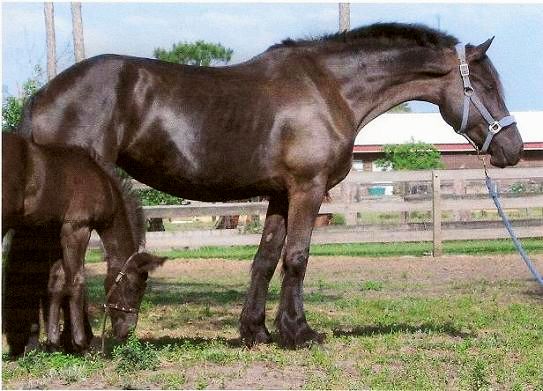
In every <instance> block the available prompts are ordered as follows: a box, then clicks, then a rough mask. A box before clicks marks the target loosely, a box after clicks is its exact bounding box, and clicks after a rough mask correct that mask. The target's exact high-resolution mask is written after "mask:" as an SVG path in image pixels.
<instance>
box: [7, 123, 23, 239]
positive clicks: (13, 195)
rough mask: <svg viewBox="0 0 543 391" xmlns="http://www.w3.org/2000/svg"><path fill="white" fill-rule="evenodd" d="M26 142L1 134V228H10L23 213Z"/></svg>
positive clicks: (17, 137)
mask: <svg viewBox="0 0 543 391" xmlns="http://www.w3.org/2000/svg"><path fill="white" fill-rule="evenodd" d="M27 152H28V148H27V142H26V140H24V139H23V138H21V137H19V136H16V135H14V134H9V133H2V226H3V228H4V229H5V228H8V229H9V228H10V226H11V225H12V224H13V223H14V221H13V220H14V219H16V218H17V216H21V215H22V214H23V212H24V193H25V184H26V178H25V171H26V158H27Z"/></svg>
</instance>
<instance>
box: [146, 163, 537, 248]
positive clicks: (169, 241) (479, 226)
mask: <svg viewBox="0 0 543 391" xmlns="http://www.w3.org/2000/svg"><path fill="white" fill-rule="evenodd" d="M489 174H490V176H491V177H492V178H493V179H495V180H496V181H498V182H500V181H501V182H502V183H504V181H505V182H506V183H507V182H509V183H515V181H518V182H528V183H530V182H531V183H534V182H535V183H541V184H543V169H542V168H507V169H491V170H489ZM457 181H473V182H475V183H479V182H480V185H482V186H483V187H484V175H483V172H482V170H434V171H398V172H351V173H350V174H349V176H348V177H347V178H346V179H345V180H344V182H343V185H340V189H341V186H343V188H345V186H346V185H351V186H353V185H354V186H361V187H366V188H367V187H368V186H375V185H379V184H388V185H390V184H398V183H427V184H429V185H430V186H429V188H430V191H429V192H427V193H426V194H416V195H404V196H398V195H393V196H362V197H358V198H357V200H356V201H353V200H352V199H347V200H346V199H345V197H342V196H341V194H340V193H341V191H339V192H338V191H336V192H335V193H334V194H335V195H336V197H334V196H333V197H332V200H333V202H331V203H323V204H322V207H321V209H320V213H332V214H340V215H343V216H344V217H345V222H346V224H345V225H344V226H328V227H323V228H316V229H315V230H314V233H313V240H312V242H313V243H354V242H383V243H390V242H405V241H433V250H434V254H435V255H440V254H441V253H442V242H443V241H444V240H464V239H494V238H505V237H507V233H506V231H505V228H504V227H503V226H501V224H500V223H499V222H495V221H494V222H492V221H473V220H471V221H470V220H467V221H455V222H452V223H451V222H443V221H442V216H443V213H444V212H458V211H469V210H494V209H495V208H494V205H493V203H492V201H491V200H490V199H489V198H488V195H487V194H484V193H481V192H479V194H458V193H454V192H451V191H449V192H448V193H445V194H444V193H443V192H442V189H443V188H446V187H447V186H446V185H447V184H448V185H449V186H448V187H449V189H450V188H451V186H450V183H451V182H457ZM542 186H543V185H542ZM452 188H453V189H454V188H458V186H452ZM480 189H482V187H481V186H480ZM485 189H486V188H485ZM502 190H503V189H502ZM338 194H339V196H337V195H338ZM342 199H343V201H342ZM501 199H502V204H503V206H504V208H506V209H526V208H542V210H543V191H537V192H533V193H528V192H524V193H523V192H520V193H519V192H517V193H511V192H508V193H504V194H502V195H501ZM336 200H337V201H336ZM266 208H267V202H236V203H203V202H196V201H192V202H191V204H190V205H183V206H177V205H176V206H171V205H170V206H152V207H145V208H144V210H145V216H146V217H147V218H164V219H190V218H197V217H202V216H232V215H241V216H243V215H264V214H265V213H266ZM425 211H426V212H431V216H432V218H431V222H430V223H418V224H417V223H407V222H404V223H400V224H395V225H382V224H381V225H373V224H364V223H363V222H362V224H360V223H359V214H360V213H363V212H381V213H393V212H400V213H411V212H425ZM542 213H543V212H542ZM514 225H516V226H515V230H516V232H517V234H518V235H519V237H543V218H541V217H537V218H536V219H524V220H522V221H516V222H515V224H514ZM259 240H260V235H258V234H246V233H243V232H242V230H198V231H179V232H148V233H147V246H148V247H150V248H183V247H201V246H211V245H242V244H258V243H259Z"/></svg>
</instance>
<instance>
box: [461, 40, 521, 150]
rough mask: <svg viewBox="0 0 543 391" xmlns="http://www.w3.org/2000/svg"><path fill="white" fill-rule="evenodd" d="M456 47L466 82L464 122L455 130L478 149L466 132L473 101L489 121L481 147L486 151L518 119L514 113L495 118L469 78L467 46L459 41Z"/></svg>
mask: <svg viewBox="0 0 543 391" xmlns="http://www.w3.org/2000/svg"><path fill="white" fill-rule="evenodd" d="M455 49H456V54H457V55H458V60H459V61H460V65H459V68H460V76H461V77H462V82H463V84H464V108H463V111H462V124H461V125H460V129H458V130H457V129H455V130H454V131H455V132H456V133H458V134H460V135H461V136H464V137H465V138H466V139H467V140H468V141H469V143H470V144H471V145H473V146H474V147H475V149H478V148H477V146H476V145H475V143H474V142H473V140H472V139H471V138H470V137H469V136H468V135H467V134H466V126H467V124H468V118H469V107H470V103H473V105H474V106H475V108H476V109H477V110H479V113H481V115H482V116H483V118H484V119H485V121H486V122H487V123H488V133H487V134H486V139H485V142H484V143H483V146H482V148H481V152H482V153H486V152H487V151H488V147H489V146H490V143H491V142H492V139H493V138H494V136H495V135H496V134H498V132H499V131H500V130H502V129H503V128H505V127H507V126H509V125H512V124H514V123H516V120H515V117H514V116H512V115H507V116H505V117H503V118H502V119H500V120H499V121H496V120H495V119H494V117H493V116H492V114H490V112H489V111H488V110H487V108H486V107H485V105H484V104H483V102H482V101H481V99H479V96H478V95H477V93H476V92H475V90H474V88H473V86H472V85H471V82H470V80H469V66H468V63H467V61H466V46H465V45H464V44H462V43H459V44H457V45H456V46H455Z"/></svg>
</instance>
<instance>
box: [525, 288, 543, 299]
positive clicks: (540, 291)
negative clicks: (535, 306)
mask: <svg viewBox="0 0 543 391" xmlns="http://www.w3.org/2000/svg"><path fill="white" fill-rule="evenodd" d="M522 293H523V294H524V295H526V296H529V297H532V298H534V299H537V300H539V301H543V287H542V286H541V285H537V286H536V287H535V288H534V289H528V290H526V291H524V292H522Z"/></svg>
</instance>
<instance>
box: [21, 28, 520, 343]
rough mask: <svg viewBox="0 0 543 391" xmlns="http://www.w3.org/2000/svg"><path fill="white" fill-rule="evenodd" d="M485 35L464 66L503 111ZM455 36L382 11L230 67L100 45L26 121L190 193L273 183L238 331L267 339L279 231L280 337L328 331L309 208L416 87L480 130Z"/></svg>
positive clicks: (231, 191) (239, 191) (502, 140)
mask: <svg viewBox="0 0 543 391" xmlns="http://www.w3.org/2000/svg"><path fill="white" fill-rule="evenodd" d="M490 42H491V41H490V40H489V41H487V42H485V43H483V44H481V45H479V46H471V45H468V46H467V47H466V56H465V61H466V64H467V65H464V73H465V69H467V66H468V65H469V68H470V71H471V78H472V79H471V80H472V82H473V85H470V86H469V87H470V88H472V89H473V90H476V91H477V92H478V94H479V95H478V96H479V97H480V101H481V102H482V103H483V104H484V106H485V107H486V108H487V109H488V111H489V112H490V114H491V115H492V116H495V117H499V118H501V117H504V116H507V115H508V111H507V108H506V106H505V103H504V100H503V95H502V92H501V91H502V89H501V85H500V82H499V79H498V74H497V72H496V70H495V69H494V67H493V66H492V64H491V62H490V60H489V59H488V57H487V56H486V51H487V49H488V48H489V46H490ZM457 43H458V41H457V39H456V38H454V37H451V36H449V35H446V34H444V33H442V32H438V31H435V30H432V29H429V28H427V27H424V26H418V25H403V24H376V25H371V26H368V27H363V28H359V29H355V30H352V31H349V32H346V33H341V34H335V35H330V36H325V37H322V38H320V39H314V40H300V41H292V40H287V41H284V42H283V43H282V44H278V45H275V46H272V47H271V48H269V49H268V50H267V51H266V52H264V53H262V54H260V55H259V56H257V57H255V58H253V59H251V60H249V61H247V62H245V63H242V64H239V65H234V66H228V67H223V68H206V67H192V66H184V65H175V64H170V63H165V62H161V61H156V60H151V59H145V58H134V57H126V56H116V55H102V56H98V57H94V58H91V59H88V60H86V61H83V62H81V63H79V64H76V65H74V66H72V67H71V68H69V69H67V70H66V71H64V72H63V73H61V74H60V75H58V76H57V77H56V78H55V79H54V80H52V81H51V82H50V83H49V84H47V85H46V86H45V87H44V88H43V89H41V90H40V91H39V92H38V93H37V94H36V95H35V96H34V97H33V98H32V99H31V100H30V102H29V104H28V105H27V106H26V108H25V112H24V120H23V126H22V129H29V130H30V133H29V135H31V137H32V139H33V140H34V141H35V142H36V143H38V144H53V143H57V144H58V143H61V144H77V145H83V146H85V147H86V148H88V149H89V150H92V151H94V152H95V153H97V154H99V155H101V156H102V157H103V158H104V159H106V160H108V161H111V162H116V163H117V164H119V165H120V166H121V167H123V168H124V169H125V170H126V171H127V172H128V173H129V174H131V175H132V176H133V177H135V178H137V179H138V180H140V181H142V182H144V183H147V184H148V185H150V186H152V187H155V188H157V189H160V190H163V191H166V192H168V193H171V194H175V195H178V196H181V197H184V198H188V199H195V200H202V201H223V200H228V199H243V198H248V197H252V196H257V195H267V196H269V199H270V203H269V207H268V212H267V217H266V221H265V226H264V232H263V235H262V240H261V242H260V247H259V249H258V251H257V253H256V256H255V259H254V263H253V266H252V272H251V284H250V287H249V291H248V295H247V299H246V301H245V305H244V309H243V311H242V314H241V326H240V331H241V336H242V338H243V339H244V341H245V342H246V343H247V344H248V345H251V344H254V343H258V342H266V341H268V340H269V333H268V330H267V329H266V327H265V324H264V317H265V303H266V296H267V290H268V283H269V280H270V278H271V276H272V275H273V273H274V270H275V268H276V266H277V263H278V260H279V258H280V255H281V252H282V249H283V247H284V245H285V249H284V256H283V281H282V288H281V299H280V305H279V310H278V313H277V317H276V325H277V328H278V330H279V335H280V343H281V344H282V345H285V346H299V345H302V344H304V343H305V342H307V341H311V340H318V341H320V340H321V339H322V336H321V335H320V334H318V333H316V332H315V331H313V330H312V329H311V328H310V327H309V325H308V324H307V322H306V318H305V314H304V308H303V299H302V285H303V279H304V276H305V271H306V265H307V260H308V253H309V245H310V239H311V233H312V228H313V223H314V221H315V217H316V215H317V212H318V210H319V207H320V204H321V201H322V199H323V196H324V194H325V193H326V191H327V190H328V189H330V188H331V187H333V186H335V185H336V184H337V183H339V182H340V181H341V180H342V179H343V178H344V177H345V176H346V175H347V173H348V172H349V170H350V168H351V162H352V150H353V143H354V140H355V137H356V135H357V133H358V131H359V130H360V129H361V128H362V127H363V126H364V125H366V124H367V123H368V122H370V121H371V120H372V119H374V118H375V117H377V116H378V115H380V114H381V113H383V112H385V111H387V110H388V109H390V108H392V107H393V106H395V105H398V104H399V103H401V102H405V101H408V100H414V99H416V100H424V101H429V102H432V103H434V104H436V105H438V106H439V109H440V111H441V114H442V117H443V118H444V120H445V121H446V122H447V123H449V124H450V125H451V126H453V127H455V128H461V127H462V126H461V123H462V122H464V121H463V120H462V117H463V115H464V117H466V116H467V117H466V119H465V121H467V123H466V124H465V126H464V128H465V129H464V131H465V133H466V135H467V136H469V137H470V139H471V140H473V141H474V143H475V144H476V145H478V146H479V147H481V146H482V145H483V144H484V140H485V138H486V137H487V134H488V133H489V131H490V129H489V128H488V126H487V120H486V118H484V117H483V116H481V114H479V112H478V111H476V110H471V111H470V112H468V113H469V114H463V113H465V110H463V102H464V98H465V97H466V96H467V95H465V94H468V93H470V91H469V89H468V88H464V87H465V86H464V85H463V82H462V77H461V74H460V71H459V64H460V63H459V55H458V53H457V50H456V49H455V45H457ZM464 77H467V76H464ZM503 127H504V129H503V130H502V131H501V132H499V133H498V134H496V135H495V137H494V141H493V142H492V143H491V144H490V148H489V153H490V155H491V163H492V164H494V165H496V166H499V167H505V166H508V165H514V164H516V163H517V162H518V161H519V159H520V154H521V151H522V148H523V144H522V140H521V137H520V135H519V132H518V130H517V128H516V126H515V125H514V124H511V123H507V124H503ZM492 131H493V132H495V131H496V130H495V129H494V130H492ZM285 239H286V240H285ZM285 242H286V244H285Z"/></svg>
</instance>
